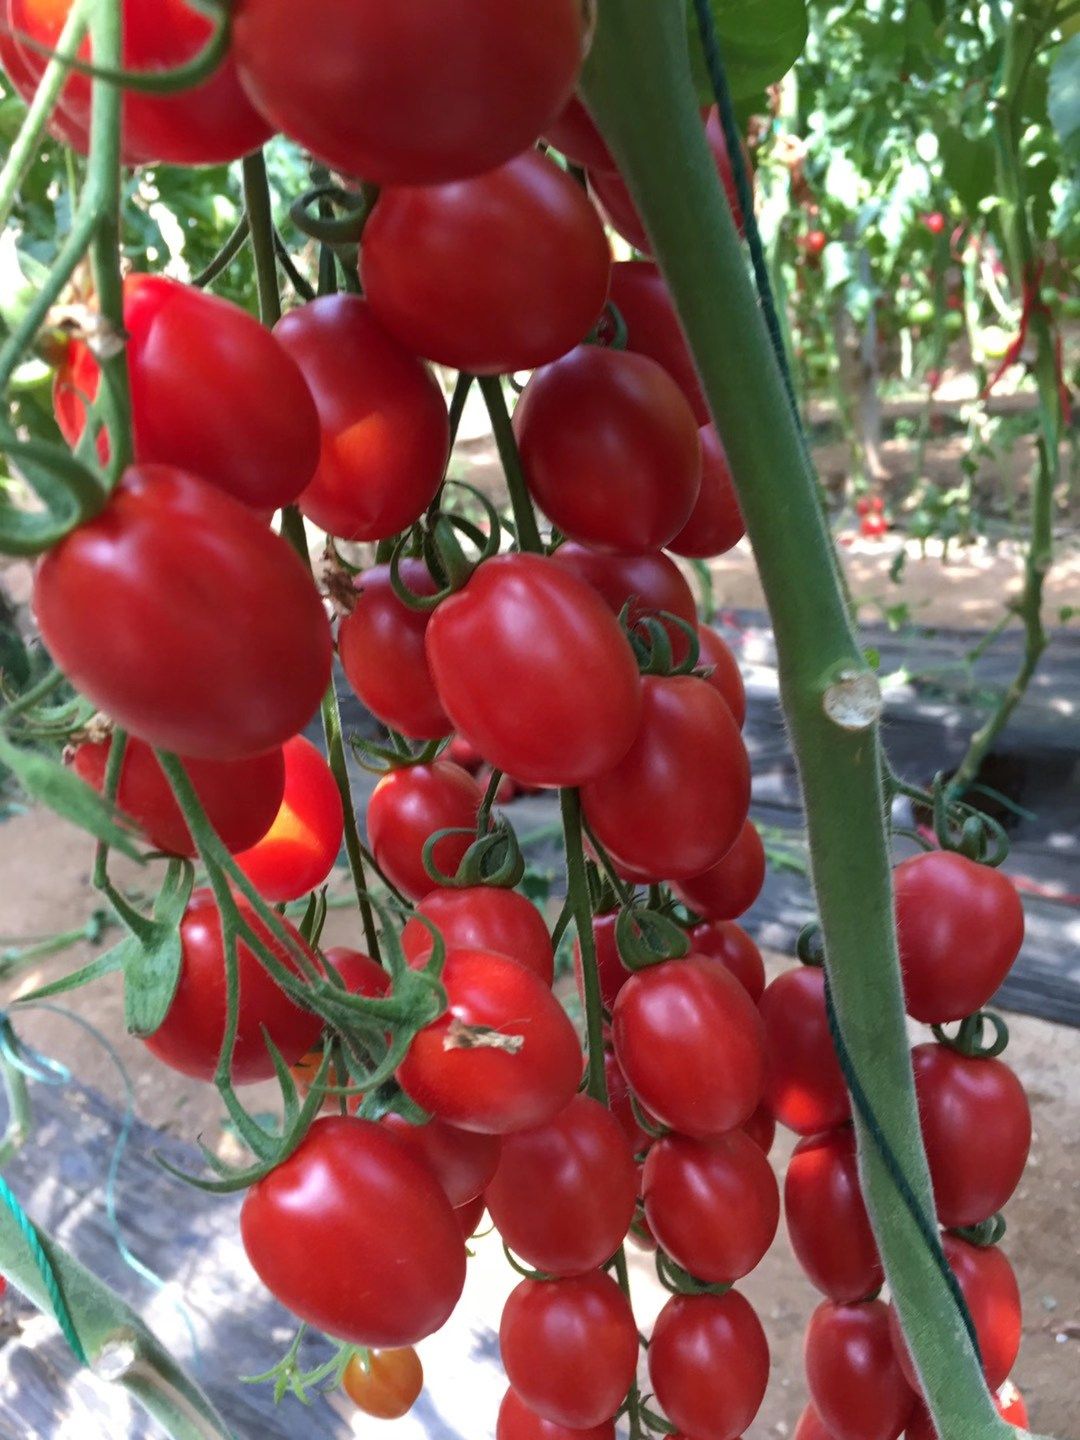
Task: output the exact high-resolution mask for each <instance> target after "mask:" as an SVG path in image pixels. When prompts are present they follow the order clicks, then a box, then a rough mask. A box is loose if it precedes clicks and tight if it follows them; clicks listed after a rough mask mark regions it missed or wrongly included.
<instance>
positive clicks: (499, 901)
mask: <svg viewBox="0 0 1080 1440" xmlns="http://www.w3.org/2000/svg"><path fill="white" fill-rule="evenodd" d="M416 909H417V914H418V915H423V916H425V917H426V918H427V919H428V920H430V921H431V923H432V924H433V925H434V926H436V928H437V929H438V930H440V931H441V932H442V937H443V940H444V941H445V943H446V948H447V950H458V949H462V950H489V951H492V952H494V953H495V954H496V955H506V956H509V958H510V959H511V960H516V961H517V962H518V964H519V965H524V966H525V968H526V969H527V970H533V971H535V972H536V974H537V975H539V977H540V979H541V980H543V982H544V984H545V985H550V984H551V982H552V980H553V979H554V977H555V952H554V950H553V949H552V947H551V936H550V935H549V934H548V928H547V925H546V924H545V923H544V917H543V916H542V915H541V914H540V911H539V910H538V909H537V908H536V906H535V905H534V904H533V903H532V901H531V900H527V899H526V898H525V896H524V895H521V894H519V892H518V891H516V890H503V889H501V888H500V887H498V886H494V885H468V886H466V887H465V888H464V889H461V890H431V891H429V893H428V894H427V895H425V896H424V898H423V900H421V902H420V904H419V905H418V906H417V907H416ZM401 947H402V949H403V950H404V951H405V958H406V960H408V962H409V964H410V965H421V964H423V963H424V962H425V961H426V960H427V958H428V956H429V955H430V954H431V948H432V936H431V931H430V930H429V929H428V928H427V926H426V925H425V924H424V923H423V922H422V921H421V920H417V919H412V920H410V921H408V923H407V924H406V926H405V928H404V930H403V931H402V932H401Z"/></svg>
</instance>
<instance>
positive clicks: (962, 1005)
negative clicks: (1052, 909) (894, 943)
mask: <svg viewBox="0 0 1080 1440" xmlns="http://www.w3.org/2000/svg"><path fill="white" fill-rule="evenodd" d="M893 882H894V885H895V889H896V921H897V938H898V940H899V945H900V967H901V970H902V972H903V977H904V997H905V1001H906V1005H907V1012H908V1014H909V1015H910V1016H912V1018H913V1019H915V1020H922V1021H923V1022H924V1023H925V1024H944V1023H945V1022H946V1021H948V1020H960V1019H963V1017H964V1016H965V1015H973V1014H974V1013H975V1011H976V1010H981V1009H982V1008H983V1007H984V1006H985V1005H986V1004H987V1003H988V1002H989V1000H990V997H991V996H992V995H993V994H994V992H995V991H996V990H997V988H998V986H999V985H1000V984H1001V982H1002V981H1003V980H1004V979H1005V976H1006V975H1007V974H1008V972H1009V970H1010V969H1011V967H1012V964H1013V962H1014V961H1015V959H1016V957H1017V955H1018V954H1019V953H1020V946H1021V945H1022V943H1023V940H1024V909H1023V906H1022V905H1021V903H1020V896H1019V894H1018V893H1017V890H1016V886H1015V885H1014V884H1013V883H1012V881H1011V880H1010V879H1009V878H1008V876H1007V875H1003V874H1002V873H1001V871H1000V870H994V869H992V868H991V867H990V866H988V865H978V864H976V863H975V861H974V860H969V859H968V858H967V857H966V856H965V855H959V854H957V853H955V852H953V851H948V850H930V851H927V852H926V853H925V854H922V855H914V856H912V857H911V859H909V860H905V861H903V863H902V864H900V865H898V866H897V867H896V870H895V871H894V872H893Z"/></svg>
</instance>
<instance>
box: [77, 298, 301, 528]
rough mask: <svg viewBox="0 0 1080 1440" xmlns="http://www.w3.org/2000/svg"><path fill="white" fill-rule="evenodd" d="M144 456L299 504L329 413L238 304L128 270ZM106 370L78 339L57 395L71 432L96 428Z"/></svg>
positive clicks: (260, 499)
mask: <svg viewBox="0 0 1080 1440" xmlns="http://www.w3.org/2000/svg"><path fill="white" fill-rule="evenodd" d="M124 328H125V330H126V331H127V351H126V353H127V362H128V377H129V380H130V385H131V421H132V429H133V437H134V442H135V458H136V460H137V461H139V462H140V463H142V464H160V465H175V466H177V467H178V468H179V469H181V470H187V471H189V472H190V473H191V474H192V475H197V476H198V477H199V478H200V479H201V480H206V481H208V482H209V483H210V484H211V485H215V486H217V488H218V489H219V490H225V491H226V492H227V493H228V494H230V495H232V496H233V497H234V498H235V499H237V500H240V501H242V502H243V503H244V504H245V505H248V506H250V507H251V508H252V509H254V510H257V511H259V512H260V513H261V512H263V511H267V510H276V509H278V507H279V506H282V505H289V504H291V503H292V501H293V500H295V499H296V497H297V496H298V495H299V494H300V492H301V490H303V488H304V486H305V485H306V484H307V483H308V481H309V480H310V479H311V477H312V475H313V473H314V471H315V465H316V463H317V461H318V458H319V418H318V416H317V414H316V413H315V402H314V401H313V400H312V398H311V392H310V390H309V389H308V387H307V382H306V381H305V380H304V377H303V375H301V373H300V371H299V369H298V368H297V366H296V365H295V363H294V362H293V361H292V359H291V358H290V357H289V356H288V355H287V354H286V353H285V352H284V350H283V349H282V348H281V346H280V345H279V344H278V343H277V341H276V340H275V338H274V336H273V335H271V333H270V332H269V331H268V330H266V329H264V328H263V326H262V325H260V324H259V322H258V321H257V320H256V319H255V318H254V316H252V315H249V314H248V313H247V311H246V310H241V309H240V307H239V306H238V305H233V304H231V303H230V302H229V301H228V300H222V299H221V298H220V297H219V296H216V295H209V294H207V293H206V292H205V291H203V290H197V289H195V287H194V286H192V285H180V284H178V283H177V281H175V280H168V279H166V277H165V276H163V275H129V276H128V277H127V279H126V280H125V281H124ZM100 378H101V377H100V372H99V370H98V366H97V362H96V360H95V359H94V358H93V356H92V355H91V353H90V351H89V349H88V348H87V346H86V345H84V344H81V343H80V342H73V343H72V344H71V345H70V346H69V348H68V351H67V354H66V356H65V358H64V363H63V364H62V365H61V367H60V369H59V370H58V371H57V375H56V384H55V388H54V392H53V404H54V408H55V410H56V419H57V423H58V424H59V426H60V429H61V430H62V431H63V434H64V438H65V439H66V440H67V441H68V443H69V444H70V445H75V444H76V443H77V442H78V440H79V438H80V436H81V435H82V433H83V430H84V429H85V428H86V406H85V400H84V397H87V398H89V399H93V398H95V397H96V395H97V392H98V385H99V383H100Z"/></svg>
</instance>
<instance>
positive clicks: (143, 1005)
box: [124, 860, 195, 1035]
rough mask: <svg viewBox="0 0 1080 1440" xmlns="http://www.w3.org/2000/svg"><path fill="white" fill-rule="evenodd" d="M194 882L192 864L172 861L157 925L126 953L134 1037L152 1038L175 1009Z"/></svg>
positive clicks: (128, 1014) (127, 1008)
mask: <svg viewBox="0 0 1080 1440" xmlns="http://www.w3.org/2000/svg"><path fill="white" fill-rule="evenodd" d="M194 883H195V867H194V866H193V865H192V864H191V862H190V861H189V860H173V861H170V863H169V869H168V873H167V875H166V878H165V884H164V885H163V886H162V889H161V893H160V894H159V895H158V898H157V901H156V903H155V905H154V920H153V923H152V924H151V925H150V926H149V927H146V928H144V929H143V931H142V933H141V935H140V937H139V938H138V939H137V940H135V943H134V945H133V946H132V948H131V949H129V950H128V951H127V952H126V954H125V957H124V1021H125V1023H126V1025H127V1028H128V1030H130V1031H131V1033H132V1034H133V1035H152V1034H153V1033H154V1031H155V1030H156V1029H157V1028H158V1027H159V1026H160V1024H161V1022H162V1021H163V1020H164V1019H165V1016H166V1014H167V1013H168V1009H169V1006H170V1005H171V1004H172V999H173V996H174V995H175V994H176V987H177V984H178V983H179V980H180V961H181V946H180V919H181V916H182V915H183V913H184V911H185V909H186V908H187V903H188V900H189V899H190V898H191V889H192V886H193V884H194ZM132 938H133V939H134V937H132Z"/></svg>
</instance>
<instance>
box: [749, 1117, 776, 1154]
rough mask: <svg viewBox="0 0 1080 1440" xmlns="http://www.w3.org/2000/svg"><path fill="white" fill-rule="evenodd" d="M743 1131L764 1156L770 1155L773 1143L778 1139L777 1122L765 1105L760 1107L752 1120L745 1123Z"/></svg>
mask: <svg viewBox="0 0 1080 1440" xmlns="http://www.w3.org/2000/svg"><path fill="white" fill-rule="evenodd" d="M742 1131H743V1134H744V1135H749V1137H750V1139H751V1140H753V1142H754V1144H755V1145H756V1146H757V1147H758V1149H759V1150H760V1151H761V1153H762V1154H763V1155H768V1154H769V1152H770V1151H771V1150H772V1147H773V1141H774V1140H775V1139H776V1121H775V1120H774V1118H773V1116H772V1114H771V1113H770V1111H769V1110H768V1109H767V1108H766V1107H765V1106H764V1105H759V1106H758V1107H757V1109H756V1110H755V1111H754V1113H753V1115H751V1116H750V1119H749V1120H745V1121H744V1122H743V1124H742Z"/></svg>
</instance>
